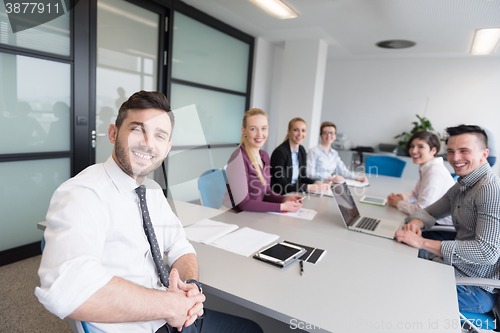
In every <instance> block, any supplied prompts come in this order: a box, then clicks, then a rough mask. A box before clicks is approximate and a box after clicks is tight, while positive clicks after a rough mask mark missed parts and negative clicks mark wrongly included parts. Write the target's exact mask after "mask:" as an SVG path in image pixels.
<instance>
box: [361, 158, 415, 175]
mask: <svg viewBox="0 0 500 333" xmlns="http://www.w3.org/2000/svg"><path fill="white" fill-rule="evenodd" d="M405 166H406V162H405V161H403V160H400V159H399V158H396V157H392V156H378V155H376V156H367V157H366V158H365V167H366V173H371V174H377V175H381V176H391V177H399V178H401V175H402V174H403V170H404V169H405Z"/></svg>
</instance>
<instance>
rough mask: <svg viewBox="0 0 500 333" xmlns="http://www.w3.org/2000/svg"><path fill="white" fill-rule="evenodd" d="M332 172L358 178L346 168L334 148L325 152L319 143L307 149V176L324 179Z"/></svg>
mask: <svg viewBox="0 0 500 333" xmlns="http://www.w3.org/2000/svg"><path fill="white" fill-rule="evenodd" d="M334 172H336V173H337V174H338V175H340V176H343V177H344V178H348V179H356V178H358V176H357V175H356V174H355V173H354V172H352V171H349V170H348V169H347V167H346V166H345V164H344V162H342V160H341V159H340V156H339V153H337V151H336V150H335V149H333V148H330V152H329V153H328V154H327V153H326V151H325V148H324V147H323V146H322V145H321V144H319V145H317V146H316V147H313V148H311V149H310V150H309V152H308V153H307V177H309V178H311V179H314V180H321V181H325V180H328V177H330V176H332V174H333V173H334Z"/></svg>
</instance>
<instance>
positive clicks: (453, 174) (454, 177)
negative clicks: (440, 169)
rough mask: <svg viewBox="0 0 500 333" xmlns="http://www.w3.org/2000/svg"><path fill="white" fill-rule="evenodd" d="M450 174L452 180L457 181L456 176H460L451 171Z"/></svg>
mask: <svg viewBox="0 0 500 333" xmlns="http://www.w3.org/2000/svg"><path fill="white" fill-rule="evenodd" d="M451 176H452V177H453V180H454V181H457V180H458V178H460V176H459V175H457V174H456V173H452V174H451Z"/></svg>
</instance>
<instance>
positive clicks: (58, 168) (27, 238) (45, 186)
mask: <svg viewBox="0 0 500 333" xmlns="http://www.w3.org/2000/svg"><path fill="white" fill-rule="evenodd" d="M0 175H2V176H1V177H2V189H1V190H0V191H1V192H0V212H2V218H1V220H0V251H3V250H7V249H10V248H13V247H18V246H21V245H24V244H29V243H33V242H37V241H40V240H41V239H42V232H41V231H40V230H38V229H37V227H36V224H37V223H38V222H41V221H45V215H46V214H47V209H48V208H49V202H50V198H52V194H53V193H54V191H55V190H56V188H57V187H58V186H59V185H61V184H62V183H63V182H64V181H66V180H67V179H69V177H70V159H69V158H58V159H46V160H32V161H19V162H3V163H0Z"/></svg>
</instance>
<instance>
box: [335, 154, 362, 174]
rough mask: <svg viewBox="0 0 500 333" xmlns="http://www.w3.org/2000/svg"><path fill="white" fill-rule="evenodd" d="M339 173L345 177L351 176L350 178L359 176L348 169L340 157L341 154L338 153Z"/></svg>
mask: <svg viewBox="0 0 500 333" xmlns="http://www.w3.org/2000/svg"><path fill="white" fill-rule="evenodd" d="M337 154H338V153H337ZM337 173H338V174H339V175H341V176H342V177H344V178H349V179H356V178H358V176H357V175H356V173H354V172H352V171H349V169H347V167H346V166H345V164H344V162H343V161H342V160H341V159H340V156H338V155H337Z"/></svg>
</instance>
